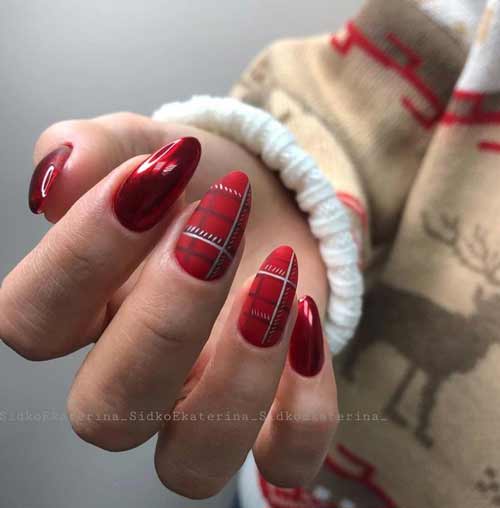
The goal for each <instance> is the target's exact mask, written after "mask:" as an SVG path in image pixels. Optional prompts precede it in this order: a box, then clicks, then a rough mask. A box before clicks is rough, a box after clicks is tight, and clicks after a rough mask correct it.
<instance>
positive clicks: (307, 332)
mask: <svg viewBox="0 0 500 508" xmlns="http://www.w3.org/2000/svg"><path fill="white" fill-rule="evenodd" d="M327 355H328V349H327V346H326V344H325V341H324V340H323V333H322V329H321V321H320V317H319V313H318V309H317V307H316V304H315V303H314V300H313V299H312V298H310V297H304V298H301V300H300V301H299V312H298V317H297V322H296V325H295V328H294V331H293V334H292V339H291V342H290V352H289V357H288V361H287V364H286V367H285V369H284V371H283V375H282V377H281V380H280V384H279V387H278V391H277V394H276V398H275V401H274V403H273V406H272V408H271V410H270V412H269V414H268V416H267V418H266V421H265V423H264V425H263V427H262V429H261V431H260V433H259V436H258V438H257V441H256V443H255V446H254V449H253V453H254V456H255V461H256V463H257V466H258V468H259V470H260V472H261V473H262V475H263V476H264V477H265V478H266V479H267V480H268V481H269V482H270V483H272V484H274V485H276V486H279V487H290V488H292V487H300V486H304V485H307V484H308V483H309V482H310V481H311V480H313V479H314V478H315V476H316V475H317V474H318V472H319V470H320V468H321V466H322V464H323V461H324V460H325V457H326V455H327V453H328V449H329V446H330V444H331V441H332V439H333V435H334V433H335V429H336V426H337V420H338V409H337V390H336V385H335V376H334V373H333V367H332V362H330V361H325V358H329V356H327Z"/></svg>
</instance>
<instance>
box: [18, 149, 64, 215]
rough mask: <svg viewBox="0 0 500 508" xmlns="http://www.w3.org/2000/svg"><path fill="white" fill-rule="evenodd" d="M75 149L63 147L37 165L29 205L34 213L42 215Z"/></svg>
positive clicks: (31, 184)
mask: <svg viewBox="0 0 500 508" xmlns="http://www.w3.org/2000/svg"><path fill="white" fill-rule="evenodd" d="M72 150H73V147H71V146H66V145H62V146H60V147H59V148H56V149H55V150H54V151H52V152H50V153H49V154H48V155H46V156H45V157H44V158H43V159H42V160H41V161H40V162H39V163H38V165H37V167H36V168H35V171H34V172H33V176H32V177H31V182H30V189H29V195H28V203H29V207H30V210H31V211H32V212H33V213H42V212H43V205H44V203H45V199H46V198H47V196H48V195H49V192H50V189H51V188H52V186H53V185H54V182H55V181H56V178H57V177H58V175H59V173H60V172H61V170H62V169H63V168H64V165H65V164H66V161H67V160H68V158H69V156H70V155H71V152H72Z"/></svg>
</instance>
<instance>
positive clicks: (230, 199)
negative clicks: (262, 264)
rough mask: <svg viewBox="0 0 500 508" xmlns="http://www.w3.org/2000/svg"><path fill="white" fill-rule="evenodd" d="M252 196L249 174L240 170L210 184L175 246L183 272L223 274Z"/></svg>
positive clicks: (207, 276) (206, 276)
mask: <svg viewBox="0 0 500 508" xmlns="http://www.w3.org/2000/svg"><path fill="white" fill-rule="evenodd" d="M251 195H252V193H251V188H250V182H249V181H248V177H247V176H246V175H245V173H242V172H240V171H234V172H232V173H229V174H228V175H226V176H224V177H223V178H222V179H220V180H219V181H218V182H216V183H214V184H213V185H212V186H211V187H210V189H209V190H208V192H207V193H206V194H205V196H204V197H203V199H202V200H201V201H200V203H199V205H198V207H197V208H196V210H195V211H194V213H193V215H192V216H191V217H190V219H189V221H188V223H187V224H186V227H185V228H184V231H183V232H182V234H181V236H180V238H179V240H178V242H177V246H176V248H175V255H176V257H177V260H178V261H179V264H180V265H181V266H182V267H183V268H184V270H186V272H188V273H189V274H191V275H193V276H194V277H196V278H198V279H202V280H214V279H218V278H220V277H222V275H224V273H225V272H226V270H227V269H228V267H229V265H230V264H231V262H232V260H233V258H234V256H235V255H236V251H237V250H238V246H239V244H240V241H241V238H242V237H243V233H244V231H245V227H246V224H247V221H248V216H249V214H250V206H251V199H252V197H251Z"/></svg>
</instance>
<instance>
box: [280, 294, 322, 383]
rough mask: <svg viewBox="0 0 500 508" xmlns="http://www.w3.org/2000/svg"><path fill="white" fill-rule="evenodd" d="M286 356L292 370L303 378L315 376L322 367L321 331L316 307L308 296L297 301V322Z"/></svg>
mask: <svg viewBox="0 0 500 508" xmlns="http://www.w3.org/2000/svg"><path fill="white" fill-rule="evenodd" d="M288 354H289V359H290V364H291V366H292V368H293V369H294V370H295V371H297V372H298V373H299V374H302V375H303V376H306V377H312V376H315V375H316V374H318V372H319V371H320V370H321V368H322V367H323V363H324V361H325V351H324V349H323V329H322V327H321V319H320V317H319V312H318V307H317V306H316V303H315V301H314V300H313V299H312V298H311V297H310V296H304V297H302V298H301V299H300V300H299V310H298V314H297V321H296V322H295V327H294V329H293V332H292V338H291V340H290V349H289V353H288Z"/></svg>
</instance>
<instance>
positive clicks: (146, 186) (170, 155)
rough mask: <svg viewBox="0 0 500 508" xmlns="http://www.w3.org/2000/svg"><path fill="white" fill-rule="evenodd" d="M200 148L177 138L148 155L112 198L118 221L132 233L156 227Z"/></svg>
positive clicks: (192, 168)
mask: <svg viewBox="0 0 500 508" xmlns="http://www.w3.org/2000/svg"><path fill="white" fill-rule="evenodd" d="M200 157H201V145H200V142H199V141H198V140H197V139H196V138H191V137H188V138H180V139H178V140H177V141H174V142H173V143H170V144H168V145H166V146H164V147H162V148H160V149H159V150H158V151H157V152H155V153H154V154H153V155H151V156H150V157H149V158H148V159H146V160H145V161H144V162H143V163H141V164H140V165H139V166H138V167H137V168H136V169H135V170H134V171H133V172H132V173H131V174H130V175H129V177H128V178H127V179H126V180H125V181H124V182H123V183H122V185H121V187H120V188H119V189H118V191H117V193H116V195H115V198H114V203H113V205H114V210H115V214H116V216H117V217H118V220H119V221H120V222H121V223H122V225H123V226H125V227H126V228H127V229H130V230H132V231H146V230H147V229H150V228H152V227H153V226H154V225H155V224H157V223H158V222H159V221H160V220H161V218H162V217H163V216H164V214H165V212H166V211H167V210H168V209H169V208H170V206H171V205H172V204H173V203H174V202H175V200H176V199H177V198H178V197H179V196H180V195H181V193H182V191H183V190H184V189H185V187H186V185H187V184H188V182H189V180H190V179H191V177H192V176H193V173H194V171H195V169H196V167H197V166H198V162H199V161H200Z"/></svg>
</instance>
